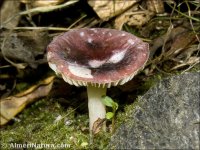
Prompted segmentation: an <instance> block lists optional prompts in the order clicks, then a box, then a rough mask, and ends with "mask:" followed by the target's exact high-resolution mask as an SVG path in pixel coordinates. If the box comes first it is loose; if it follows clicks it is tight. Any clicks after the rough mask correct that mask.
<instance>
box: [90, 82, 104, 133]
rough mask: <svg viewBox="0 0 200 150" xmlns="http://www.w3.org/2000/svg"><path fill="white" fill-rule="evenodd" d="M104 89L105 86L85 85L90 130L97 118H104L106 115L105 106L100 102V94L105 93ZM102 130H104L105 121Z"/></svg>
mask: <svg viewBox="0 0 200 150" xmlns="http://www.w3.org/2000/svg"><path fill="white" fill-rule="evenodd" d="M106 89H107V88H106V87H104V88H102V87H94V86H87V94H88V109H89V119H90V131H92V128H93V124H94V122H95V121H96V120H97V119H98V118H100V119H104V118H105V117H106V107H105V105H104V104H103V103H102V96H103V95H106ZM103 130H104V131H105V130H106V126H105V123H104V125H103Z"/></svg>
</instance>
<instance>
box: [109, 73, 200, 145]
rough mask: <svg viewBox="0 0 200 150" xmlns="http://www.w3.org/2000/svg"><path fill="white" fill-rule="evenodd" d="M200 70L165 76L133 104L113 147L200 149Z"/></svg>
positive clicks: (114, 140) (114, 137) (116, 135)
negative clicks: (166, 77)
mask: <svg viewBox="0 0 200 150" xmlns="http://www.w3.org/2000/svg"><path fill="white" fill-rule="evenodd" d="M199 77H200V73H187V74H184V75H178V76H174V77H171V78H168V79H164V80H163V81H161V82H159V83H158V84H157V85H156V86H154V87H153V88H151V89H150V90H149V91H148V92H147V93H146V94H145V95H144V96H142V97H141V98H139V100H138V102H137V103H135V104H134V109H132V110H130V112H127V113H128V115H127V116H128V117H127V118H126V120H125V122H124V123H123V124H122V125H121V126H120V127H119V128H118V129H117V130H116V133H115V134H114V135H113V137H112V138H111V142H110V145H109V147H111V148H114V149H199V125H200V116H199V110H200V108H199V94H200V84H199V83H200V82H199V79H200V78H199Z"/></svg>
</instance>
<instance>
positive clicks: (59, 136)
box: [0, 99, 110, 149]
mask: <svg viewBox="0 0 200 150" xmlns="http://www.w3.org/2000/svg"><path fill="white" fill-rule="evenodd" d="M14 120H15V121H14V123H10V124H9V125H6V126H5V127H3V128H1V129H0V130H1V136H0V140H1V143H4V144H6V145H9V144H14V143H16V144H24V143H27V144H28V143H29V144H30V143H37V144H41V143H43V144H45V143H46V144H55V145H56V144H68V145H70V149H83V148H86V149H88V148H89V147H91V146H89V128H88V115H87V114H77V115H75V110H74V109H72V108H70V107H68V108H64V107H63V106H61V105H60V104H59V103H57V102H55V101H53V100H47V99H43V100H39V101H37V102H36V103H34V104H32V105H30V106H29V107H27V108H26V109H25V110H24V111H23V112H22V113H21V114H19V115H18V116H17V117H16V118H15V119H14ZM109 139H110V133H100V134H98V135H96V136H95V138H94V144H93V146H92V147H93V148H94V149H97V148H98V149H102V148H104V147H106V145H107V144H108V141H109ZM68 148H69V147H68ZM65 149H66V148H65Z"/></svg>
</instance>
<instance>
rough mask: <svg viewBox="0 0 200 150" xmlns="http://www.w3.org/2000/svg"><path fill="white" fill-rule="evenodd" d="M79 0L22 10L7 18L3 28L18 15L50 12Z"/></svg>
mask: <svg viewBox="0 0 200 150" xmlns="http://www.w3.org/2000/svg"><path fill="white" fill-rule="evenodd" d="M76 2H78V0H71V1H68V2H66V3H64V4H61V5H56V6H44V7H36V8H33V9H29V10H27V11H22V12H20V13H18V14H16V15H14V16H12V17H11V18H9V19H8V20H6V21H5V22H3V23H2V25H1V28H3V26H4V25H6V24H7V23H8V22H10V21H11V20H12V19H14V18H15V17H17V16H23V15H27V14H31V13H44V12H50V11H54V10H56V9H61V8H64V7H66V6H69V5H72V4H74V3H76Z"/></svg>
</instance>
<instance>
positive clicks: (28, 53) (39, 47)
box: [1, 30, 49, 69]
mask: <svg viewBox="0 0 200 150" xmlns="http://www.w3.org/2000/svg"><path fill="white" fill-rule="evenodd" d="M2 35H3V36H2V38H3V41H4V42H3V44H2V46H1V47H2V54H3V56H4V57H6V58H7V59H9V60H14V61H13V62H16V60H18V61H20V62H22V63H27V64H29V65H30V66H31V67H32V68H36V67H37V65H38V64H40V63H42V62H43V61H44V60H35V57H37V56H38V55H43V53H44V51H45V49H46V46H47V44H48V43H49V37H48V34H47V32H46V31H44V30H37V31H23V32H16V33H7V32H4V33H3V34H2ZM4 39H5V40H4ZM1 40H2V39H1ZM16 64H17V63H16ZM18 68H20V69H21V67H18ZM22 69H23V67H22Z"/></svg>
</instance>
